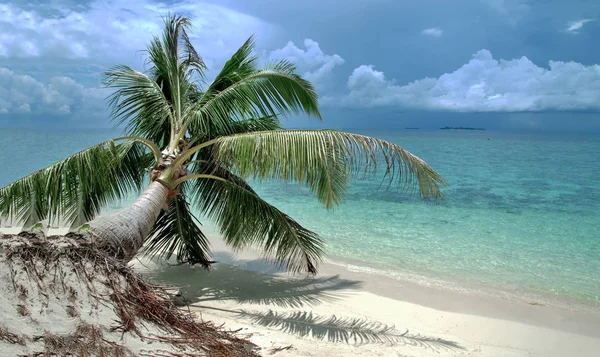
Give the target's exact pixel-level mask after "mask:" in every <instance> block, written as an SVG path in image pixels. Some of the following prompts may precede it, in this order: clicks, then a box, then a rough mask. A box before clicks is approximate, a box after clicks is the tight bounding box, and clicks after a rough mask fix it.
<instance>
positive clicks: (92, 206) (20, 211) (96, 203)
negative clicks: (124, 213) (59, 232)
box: [0, 140, 154, 227]
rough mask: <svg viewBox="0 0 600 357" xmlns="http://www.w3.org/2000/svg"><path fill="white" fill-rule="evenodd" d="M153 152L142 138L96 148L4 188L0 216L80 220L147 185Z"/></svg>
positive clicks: (26, 219) (28, 221)
mask: <svg viewBox="0 0 600 357" xmlns="http://www.w3.org/2000/svg"><path fill="white" fill-rule="evenodd" d="M153 162H154V158H153V154H150V153H147V152H146V146H144V145H143V144H142V143H139V142H126V143H121V144H115V143H114V142H113V141H112V140H109V141H106V142H103V143H101V144H98V145H95V146H92V147H90V148H88V149H85V150H83V151H80V152H78V153H76V154H74V155H71V156H69V157H67V158H65V159H63V160H61V161H58V162H56V163H54V164H52V165H50V166H48V167H46V168H44V169H41V170H39V171H36V172H34V173H32V174H30V175H28V176H26V177H24V178H21V179H19V180H16V181H14V182H13V183H11V184H9V185H8V186H5V187H3V188H1V189H0V215H2V216H8V217H13V218H16V219H17V220H19V221H21V222H23V223H24V224H25V227H28V226H30V225H31V224H33V223H36V222H39V221H40V220H43V219H47V218H48V219H50V220H57V223H59V222H58V221H60V222H63V223H69V224H80V223H83V222H86V221H88V220H90V219H92V218H94V216H96V215H97V214H98V213H99V212H100V210H101V208H102V207H104V206H106V205H107V204H109V203H110V202H114V201H116V200H119V199H122V198H125V197H126V196H127V194H128V193H130V192H132V191H139V190H140V189H141V187H142V184H143V180H144V177H145V175H146V173H147V172H146V169H147V168H149V167H150V166H151V165H152V163H153Z"/></svg>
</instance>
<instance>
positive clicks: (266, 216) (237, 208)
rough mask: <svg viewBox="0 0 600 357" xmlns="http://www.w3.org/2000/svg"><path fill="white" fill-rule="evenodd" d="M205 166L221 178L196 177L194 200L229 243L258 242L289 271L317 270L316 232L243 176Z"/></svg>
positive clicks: (318, 245)
mask: <svg viewBox="0 0 600 357" xmlns="http://www.w3.org/2000/svg"><path fill="white" fill-rule="evenodd" d="M206 170H207V171H206V172H210V173H211V174H212V175H216V176H217V175H218V177H221V178H223V179H224V180H215V179H210V178H202V179H197V180H196V185H195V187H194V200H195V201H194V202H195V204H196V205H197V206H198V207H199V209H200V211H201V212H202V213H203V214H204V215H205V216H207V217H208V218H210V219H212V220H214V221H215V222H216V223H217V225H218V227H219V230H220V233H221V234H222V235H223V238H224V239H225V242H226V243H227V244H228V245H229V246H231V247H232V248H234V249H242V248H244V247H248V246H258V247H260V248H262V249H263V251H264V252H265V254H266V256H267V257H270V258H273V259H274V260H275V262H276V263H278V264H279V265H282V266H285V267H286V268H287V269H288V270H290V271H295V272H297V271H301V270H305V271H307V272H309V273H316V270H317V265H318V262H319V260H320V257H321V255H322V252H323V243H322V241H321V238H320V237H319V236H318V235H317V234H316V233H314V232H312V231H310V230H308V229H306V228H304V227H302V225H300V224H299V223H298V222H296V221H295V220H294V219H292V218H291V217H290V216H288V215H286V214H285V213H283V212H281V211H280V210H279V209H277V208H276V207H274V206H272V205H271V204H269V203H267V202H266V201H264V200H263V199H262V198H260V197H259V196H258V195H257V194H256V192H254V191H253V190H252V188H250V186H249V185H248V184H247V183H246V182H245V181H244V180H243V179H241V178H239V177H237V176H235V175H234V174H231V173H230V172H228V171H227V170H225V169H222V168H211V169H206Z"/></svg>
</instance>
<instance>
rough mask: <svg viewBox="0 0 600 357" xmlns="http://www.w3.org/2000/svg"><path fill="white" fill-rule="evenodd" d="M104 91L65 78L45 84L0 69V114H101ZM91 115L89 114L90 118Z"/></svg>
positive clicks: (54, 78)
mask: <svg viewBox="0 0 600 357" xmlns="http://www.w3.org/2000/svg"><path fill="white" fill-rule="evenodd" d="M107 94H108V91H107V89H101V88H86V87H84V86H83V85H81V84H79V83H77V82H75V81H74V80H73V79H71V78H69V77H52V78H51V79H50V80H49V81H48V83H46V84H45V83H42V82H40V81H38V80H36V79H35V78H33V77H31V76H28V75H23V74H17V73H15V72H13V71H11V70H9V69H8V68H1V67H0V115H7V114H37V115H42V114H51V115H63V116H64V115H69V114H80V113H85V114H86V115H87V116H90V115H91V114H90V113H93V114H95V113H99V112H101V113H103V112H104V108H105V105H104V103H103V100H104V98H105V97H106V95H107ZM93 114H92V115H93Z"/></svg>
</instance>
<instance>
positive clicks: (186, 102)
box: [0, 16, 445, 273]
mask: <svg viewBox="0 0 600 357" xmlns="http://www.w3.org/2000/svg"><path fill="white" fill-rule="evenodd" d="M189 28H190V20H189V19H188V18H186V17H183V16H168V17H167V18H166V19H165V29H164V32H163V33H162V35H161V36H156V37H154V38H153V39H152V40H151V42H150V44H149V46H148V48H147V51H146V58H147V65H148V67H149V70H147V71H146V72H145V73H141V72H139V71H136V70H134V69H132V68H130V67H127V66H116V67H113V68H111V69H110V70H108V71H107V72H106V73H105V74H104V78H105V84H106V85H107V86H108V87H109V88H112V89H113V90H114V92H113V93H112V94H111V95H110V97H109V98H108V99H109V104H110V107H111V109H112V113H111V116H112V119H113V120H114V121H116V123H117V124H120V125H124V126H125V131H126V136H124V137H121V138H116V139H113V140H109V141H106V142H103V143H100V144H98V145H95V146H92V147H90V148H88V149H86V150H83V151H81V152H79V153H76V154H74V155H72V156H70V157H67V158H65V159H64V160H62V161H59V162H57V163H55V164H53V165H51V166H49V167H46V168H44V169H42V170H39V171H37V172H35V173H33V174H31V175H29V176H26V177H24V178H22V179H19V180H17V181H15V182H13V183H11V184H10V185H8V186H6V187H4V188H2V189H0V216H2V215H4V216H10V217H13V218H16V219H18V220H20V221H22V222H24V225H25V227H31V226H32V225H34V224H35V223H37V222H40V221H42V220H48V221H49V222H59V221H60V223H61V224H68V225H70V226H71V227H72V229H73V230H76V231H78V232H80V233H81V232H86V234H90V235H92V236H93V237H95V238H96V239H98V240H99V241H102V242H104V243H106V246H108V247H111V249H112V250H113V251H114V252H115V254H116V255H118V256H119V257H121V258H123V259H131V258H132V257H133V256H134V255H135V254H136V253H137V252H138V250H140V249H141V248H142V247H143V249H144V251H145V252H147V253H152V254H159V255H163V256H164V257H166V258H169V257H171V256H172V255H174V254H175V255H176V256H177V259H178V260H179V261H181V262H189V263H191V264H201V265H204V266H206V267H208V266H209V263H210V247H209V242H208V240H207V238H206V236H205V235H204V233H203V232H202V230H201V226H200V224H199V223H200V222H199V221H198V219H197V218H196V216H195V215H194V213H193V211H198V212H200V213H201V214H203V215H204V216H206V217H208V218H210V219H212V220H214V222H216V224H217V226H218V228H219V230H220V233H221V234H222V236H223V238H224V240H225V241H226V243H227V244H229V245H230V246H231V247H233V248H235V249H241V248H243V247H246V246H250V245H252V246H259V247H261V248H262V249H263V251H264V252H265V254H266V255H267V256H268V257H270V258H272V259H273V260H274V261H275V262H276V263H278V264H281V265H283V266H285V267H286V268H287V269H289V270H292V271H300V270H306V271H308V272H312V273H314V272H316V269H317V263H318V261H319V258H320V257H321V256H322V253H323V245H322V241H321V239H320V238H319V236H318V235H317V234H316V233H314V232H312V231H310V230H308V229H306V228H304V227H303V226H301V225H300V224H299V223H298V222H296V221H295V220H294V219H292V218H291V217H290V216H288V215H286V214H285V213H283V212H282V211H280V210H279V209H278V208H276V207H275V206H273V205H271V204H269V203H267V202H266V201H264V200H263V199H262V198H260V197H259V195H258V194H257V193H256V192H255V191H254V190H253V189H252V187H250V185H249V184H248V183H247V182H246V180H248V179H250V178H252V179H258V180H272V179H278V180H284V181H293V182H297V183H300V184H303V185H306V186H307V187H308V188H309V189H310V190H312V191H313V192H314V193H315V194H316V196H317V197H318V199H319V201H320V202H321V203H323V204H324V205H325V206H326V207H327V208H332V207H333V206H335V205H336V204H339V203H340V202H341V201H342V198H343V196H344V193H345V192H346V188H347V185H348V181H349V178H350V176H351V175H353V174H358V175H360V176H365V175H366V176H369V175H371V174H373V173H375V171H376V169H382V170H383V171H384V174H385V177H386V179H388V180H389V183H390V184H392V183H394V184H399V185H400V186H401V187H407V185H408V187H412V188H414V189H415V192H418V193H419V194H420V195H421V196H422V197H423V198H426V199H429V198H434V199H435V198H439V197H441V192H440V186H442V185H444V184H445V182H444V180H443V178H442V177H441V176H440V175H438V174H437V173H436V172H435V171H434V170H433V169H431V168H430V167H429V166H428V165H427V164H426V163H425V162H424V161H423V160H421V159H419V158H418V157H416V156H414V155H412V154H411V153H409V152H408V151H406V150H404V149H402V148H401V147H399V146H398V145H395V144H392V143H389V142H386V141H383V140H379V139H376V138H371V137H367V136H362V135H358V134H351V133H344V132H338V131H333V130H283V129H282V127H281V124H280V121H279V119H280V117H283V116H289V115H292V114H307V115H309V116H313V117H316V118H319V119H320V118H321V115H320V112H319V107H318V101H317V94H316V92H315V90H314V88H313V86H312V84H311V83H309V82H308V81H306V80H305V79H303V78H302V77H301V76H300V75H298V74H297V73H296V71H295V68H294V66H293V65H292V63H290V62H288V61H286V60H281V61H277V62H272V63H269V64H267V65H265V66H264V67H263V68H259V66H258V60H257V57H255V56H254V55H253V47H254V40H253V38H252V37H251V38H249V39H248V40H247V41H246V42H245V43H244V44H243V45H242V46H241V47H240V48H239V50H237V52H235V53H234V54H233V56H232V57H231V59H230V60H228V61H227V63H225V65H224V67H223V69H222V70H221V71H220V72H219V73H218V74H217V75H216V77H215V78H214V80H213V81H212V82H211V83H210V84H208V85H205V80H206V79H205V72H206V66H205V64H204V62H203V61H202V58H201V57H200V56H199V55H198V53H197V52H196V50H195V49H194V47H193V46H192V44H191V42H190V38H189V36H188V32H187V31H188V30H189ZM148 179H149V180H148ZM148 181H149V182H150V183H149V184H148ZM144 187H145V189H144ZM142 190H143V192H142ZM133 192H141V193H140V194H139V196H138V198H137V199H136V200H135V201H134V202H133V203H132V204H131V205H130V206H128V207H126V208H124V209H123V210H122V211H121V212H118V213H115V214H111V215H106V216H104V215H103V216H100V215H99V213H100V211H101V209H102V208H103V207H105V206H106V205H107V204H109V203H110V202H113V201H115V200H119V199H123V198H125V197H127V195H129V194H131V193H133Z"/></svg>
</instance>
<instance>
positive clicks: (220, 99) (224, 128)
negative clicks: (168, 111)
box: [184, 61, 321, 135]
mask: <svg viewBox="0 0 600 357" xmlns="http://www.w3.org/2000/svg"><path fill="white" fill-rule="evenodd" d="M244 70H245V71H247V72H248V73H246V72H244V73H241V74H240V72H236V71H234V72H233V74H230V76H229V77H227V78H226V79H227V80H225V79H223V80H222V81H221V82H219V83H220V84H219V85H218V86H216V87H217V88H220V87H221V86H225V85H227V86H226V87H225V88H223V89H222V90H220V91H218V90H216V89H212V90H211V89H210V87H209V90H207V91H206V93H205V94H204V96H203V98H202V99H201V100H200V101H199V102H198V103H197V104H196V105H194V106H190V107H189V108H188V110H187V111H186V113H185V115H184V121H185V125H186V127H187V128H188V129H189V130H190V132H191V133H206V132H208V131H209V130H210V129H211V127H212V126H218V127H220V128H221V130H220V132H222V133H223V134H227V135H231V134H233V133H234V132H233V130H232V123H233V122H235V121H238V120H243V119H246V118H248V117H254V118H256V117H267V116H272V115H288V114H298V113H305V114H307V115H312V116H316V117H318V118H320V117H321V114H320V112H319V108H318V99H317V93H316V92H315V90H314V88H313V86H312V84H311V83H310V82H308V81H306V80H305V79H303V78H302V77H301V76H299V75H298V74H296V73H295V69H294V67H293V66H292V65H291V63H289V62H286V61H281V62H277V63H274V64H272V65H269V66H267V67H265V68H264V69H262V70H257V71H253V72H250V70H249V69H247V68H245V69H244ZM234 80H237V81H235V82H234Z"/></svg>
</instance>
